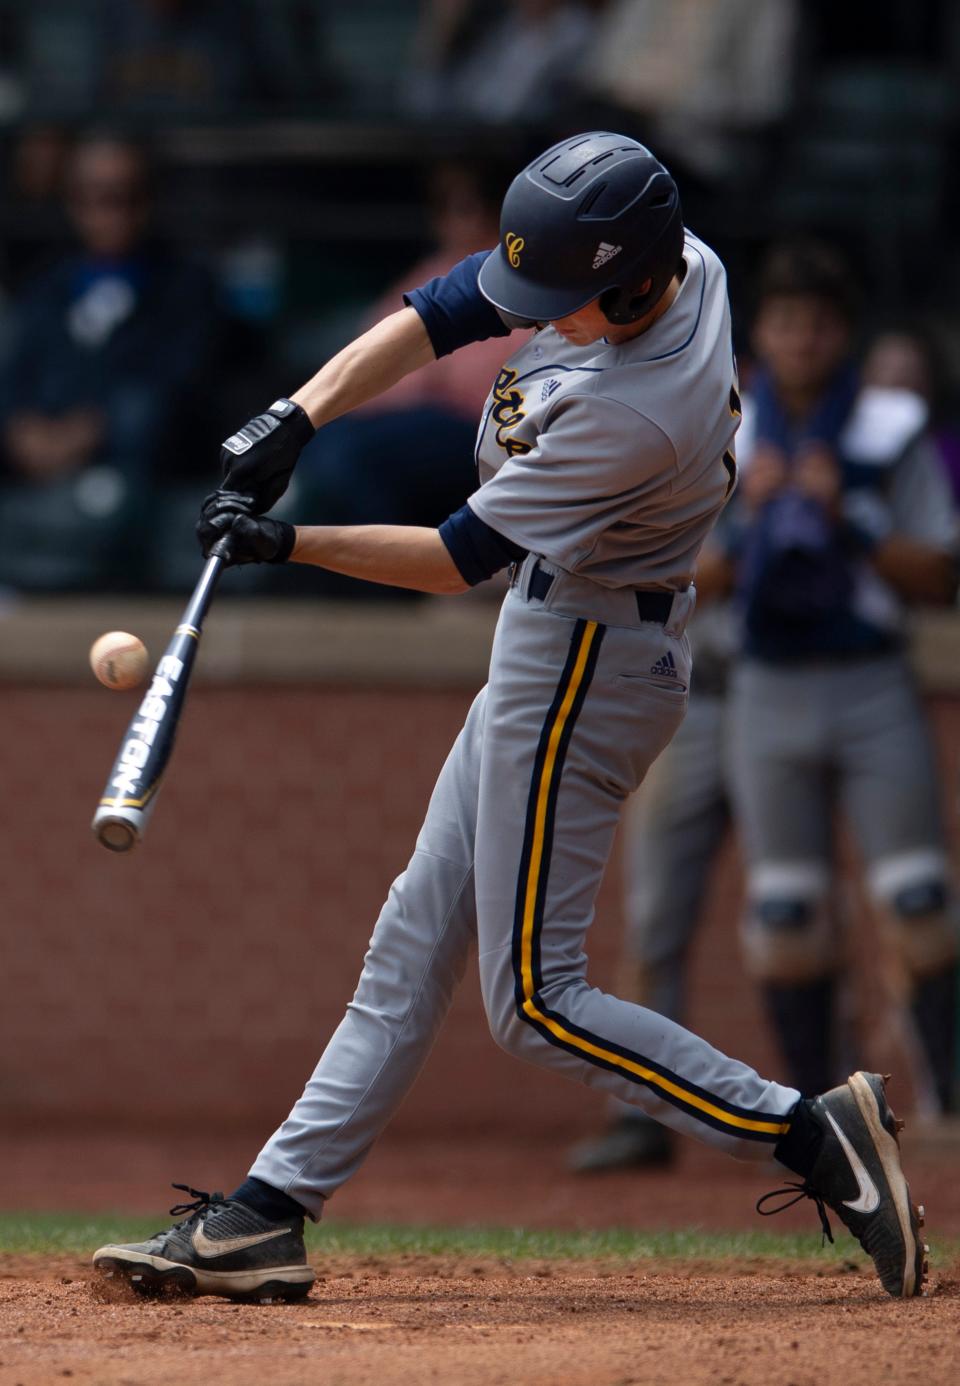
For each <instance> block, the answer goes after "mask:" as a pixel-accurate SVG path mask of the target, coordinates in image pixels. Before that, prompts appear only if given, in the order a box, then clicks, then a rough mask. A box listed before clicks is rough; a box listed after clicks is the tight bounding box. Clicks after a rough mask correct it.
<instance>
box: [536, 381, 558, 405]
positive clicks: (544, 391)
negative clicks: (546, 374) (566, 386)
mask: <svg viewBox="0 0 960 1386" xmlns="http://www.w3.org/2000/svg"><path fill="white" fill-rule="evenodd" d="M559 389H560V381H559V380H545V381H544V382H543V384H542V386H541V387H540V403H541V404H542V403H543V401H544V400H546V399H549V398H550V396H551V395H552V394H553V392H554V391H555V390H559Z"/></svg>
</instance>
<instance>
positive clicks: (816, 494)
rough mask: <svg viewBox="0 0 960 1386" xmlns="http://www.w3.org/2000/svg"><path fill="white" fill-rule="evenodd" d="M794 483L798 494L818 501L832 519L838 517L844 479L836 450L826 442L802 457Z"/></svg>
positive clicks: (794, 472) (811, 446)
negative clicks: (800, 493)
mask: <svg viewBox="0 0 960 1386" xmlns="http://www.w3.org/2000/svg"><path fill="white" fill-rule="evenodd" d="M791 480H792V482H793V484H794V485H795V486H796V488H797V490H798V491H801V492H802V493H803V494H804V495H805V496H809V497H810V499H811V500H815V501H816V502H817V504H818V505H820V506H821V507H822V508H823V510H824V511H825V512H826V513H827V515H829V516H830V517H831V518H834V519H835V518H836V516H837V514H838V513H839V510H840V497H841V494H842V491H843V476H842V474H841V472H840V464H839V462H838V461H837V457H836V454H835V453H834V451H833V449H832V448H828V447H827V446H826V445H825V444H823V443H810V444H809V445H808V446H807V447H805V448H804V449H803V450H802V451H801V452H800V453H799V454H798V456H797V460H796V463H795V465H794V468H793V475H792V478H791Z"/></svg>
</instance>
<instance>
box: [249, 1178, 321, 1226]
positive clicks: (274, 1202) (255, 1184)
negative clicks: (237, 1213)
mask: <svg viewBox="0 0 960 1386" xmlns="http://www.w3.org/2000/svg"><path fill="white" fill-rule="evenodd" d="M230 1198H235V1199H237V1200H238V1202H240V1203H245V1204H246V1205H247V1207H248V1208H252V1209H253V1210H254V1212H255V1213H259V1214H260V1215H261V1217H265V1218H269V1220H270V1221H271V1222H284V1221H286V1219H287V1218H304V1217H308V1216H309V1214H308V1213H307V1210H306V1208H304V1207H303V1206H302V1205H301V1204H299V1203H298V1202H297V1200H296V1199H295V1198H291V1197H290V1195H289V1194H285V1193H283V1192H282V1191H281V1190H280V1189H275V1188H273V1186H272V1185H271V1184H265V1183H264V1182H263V1180H262V1179H255V1178H254V1177H253V1175H249V1176H248V1177H247V1178H246V1179H244V1181H243V1183H242V1184H241V1185H240V1187H239V1188H237V1189H234V1191H233V1193H232V1194H230Z"/></svg>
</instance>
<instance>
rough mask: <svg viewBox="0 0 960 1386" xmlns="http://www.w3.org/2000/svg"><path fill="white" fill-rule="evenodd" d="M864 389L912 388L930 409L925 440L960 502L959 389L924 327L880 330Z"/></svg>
mask: <svg viewBox="0 0 960 1386" xmlns="http://www.w3.org/2000/svg"><path fill="white" fill-rule="evenodd" d="M861 376H862V379H863V383H864V385H875V386H877V387H878V388H880V389H886V390H909V391H911V392H912V393H913V394H915V395H919V397H920V398H921V399H922V400H924V402H925V403H926V405H927V407H928V409H929V410H930V417H929V419H928V421H927V437H928V439H929V441H930V443H931V445H932V446H933V447H934V448H936V450H937V453H938V454H939V457H940V462H941V465H942V466H943V469H944V471H945V472H946V474H947V476H948V477H949V478H950V485H951V487H952V488H953V495H954V499H955V500H957V501H958V502H960V418H958V410H957V403H956V399H955V397H954V396H955V393H956V391H955V387H954V386H952V382H951V381H950V380H949V379H948V376H947V371H946V369H945V367H944V353H943V352H942V350H941V349H940V348H939V344H938V342H937V339H936V337H935V336H934V334H933V333H932V332H931V331H930V330H929V329H928V328H926V327H923V326H911V325H909V324H904V325H902V326H899V327H890V328H887V329H885V330H884V331H882V332H879V333H878V334H877V336H876V337H874V339H873V341H872V342H871V343H870V346H869V349H868V350H867V354H866V357H865V358H864V362H863V370H862V372H861Z"/></svg>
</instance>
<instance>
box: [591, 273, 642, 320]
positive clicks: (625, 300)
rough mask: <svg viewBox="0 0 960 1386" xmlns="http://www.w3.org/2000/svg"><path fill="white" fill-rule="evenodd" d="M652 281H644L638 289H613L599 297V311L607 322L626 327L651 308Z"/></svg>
mask: <svg viewBox="0 0 960 1386" xmlns="http://www.w3.org/2000/svg"><path fill="white" fill-rule="evenodd" d="M652 300H653V280H652V279H645V280H644V282H643V283H642V284H641V285H640V286H639V288H633V289H624V288H617V287H614V288H612V289H607V290H606V292H605V293H602V294H601V295H600V311H601V313H602V314H603V316H604V317H605V318H606V320H607V322H612V323H613V324H614V325H615V326H616V327H626V326H628V324H630V323H632V322H636V321H637V319H638V318H642V317H643V315H644V313H647V312H649V311H650V309H651V308H652V307H653V301H652Z"/></svg>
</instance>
